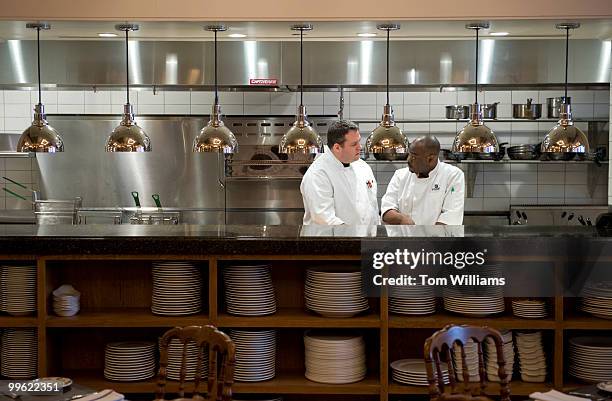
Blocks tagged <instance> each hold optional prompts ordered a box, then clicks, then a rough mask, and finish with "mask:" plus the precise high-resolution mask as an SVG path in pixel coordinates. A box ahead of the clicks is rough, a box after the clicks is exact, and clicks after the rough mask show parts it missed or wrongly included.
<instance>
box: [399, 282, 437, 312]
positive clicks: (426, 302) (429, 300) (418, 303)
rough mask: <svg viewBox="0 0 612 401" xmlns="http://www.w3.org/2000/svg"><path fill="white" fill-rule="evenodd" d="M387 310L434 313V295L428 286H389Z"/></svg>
mask: <svg viewBox="0 0 612 401" xmlns="http://www.w3.org/2000/svg"><path fill="white" fill-rule="evenodd" d="M389 312H391V313H397V314H400V315H413V316H417V315H431V314H432V313H436V297H435V294H434V291H433V288H431V287H428V286H419V287H412V286H393V287H390V288H389Z"/></svg>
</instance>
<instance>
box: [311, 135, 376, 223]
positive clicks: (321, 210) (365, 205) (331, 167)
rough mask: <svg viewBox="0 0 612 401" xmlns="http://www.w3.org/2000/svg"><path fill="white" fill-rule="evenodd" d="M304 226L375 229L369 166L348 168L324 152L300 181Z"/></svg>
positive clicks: (358, 162)
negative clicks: (365, 226)
mask: <svg viewBox="0 0 612 401" xmlns="http://www.w3.org/2000/svg"><path fill="white" fill-rule="evenodd" d="M300 192H301V193H302V199H303V200H304V225H308V224H323V225H338V224H350V225H378V224H380V216H379V214H378V201H377V199H376V179H375V178H374V173H373V172H372V169H371V168H370V166H368V164H367V163H366V162H365V161H363V160H361V159H358V160H355V161H354V162H352V163H351V164H350V165H349V166H348V167H344V165H343V164H342V163H341V162H340V160H338V159H337V158H336V156H334V154H333V153H332V152H331V150H329V148H327V147H326V148H325V152H324V153H323V154H322V155H320V156H319V157H317V158H316V159H315V161H314V162H313V163H312V164H311V165H310V167H309V168H308V170H307V171H306V174H304V177H303V178H302V184H301V185H300Z"/></svg>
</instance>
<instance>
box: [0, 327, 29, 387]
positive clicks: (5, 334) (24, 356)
mask: <svg viewBox="0 0 612 401" xmlns="http://www.w3.org/2000/svg"><path fill="white" fill-rule="evenodd" d="M0 349H1V350H2V353H1V355H2V357H1V359H2V361H1V366H0V374H2V376H5V377H7V378H9V379H31V378H34V377H37V376H38V372H37V369H38V368H37V360H38V339H37V338H36V330H35V329H14V328H10V329H3V330H2V346H1V347H0Z"/></svg>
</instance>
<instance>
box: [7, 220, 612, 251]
mask: <svg viewBox="0 0 612 401" xmlns="http://www.w3.org/2000/svg"><path fill="white" fill-rule="evenodd" d="M611 234H612V233H610V232H603V231H598V230H597V229H596V228H595V227H583V226H571V227H569V226H567V227H560V226H546V227H538V226H373V227H366V226H335V227H331V226H254V225H252V226H247V225H240V226H239V225H176V226H147V225H80V226H71V225H47V226H36V225H16V224H8V225H0V254H4V255H19V254H26V255H65V254H72V255H75V254H76V255H78V254H120V255H121V254H132V255H134V254H140V255H143V254H144V255H147V254H192V255H193V254H198V255H203V254H204V255H231V254H236V255H239V254H261V255H269V254H302V255H314V254H321V255H334V254H345V255H347V254H355V255H359V254H360V252H361V251H362V248H363V245H364V244H365V243H369V244H372V243H374V244H376V246H381V247H382V246H386V245H387V244H389V243H399V242H404V243H408V242H410V243H412V244H413V245H414V246H417V245H418V246H420V244H423V243H432V242H437V243H438V244H439V242H440V241H442V242H444V243H445V244H449V243H462V242H463V243H466V244H474V243H478V244H489V245H490V246H497V247H503V248H504V253H505V252H518V253H519V254H526V255H527V254H538V252H543V250H544V249H545V250H546V251H547V252H550V249H551V247H555V248H557V249H565V248H572V249H574V248H576V247H578V246H581V247H584V246H588V245H590V244H596V243H599V244H602V243H603V244H605V243H608V242H610V238H612V235H611ZM580 244H581V245H580ZM610 248H612V247H610Z"/></svg>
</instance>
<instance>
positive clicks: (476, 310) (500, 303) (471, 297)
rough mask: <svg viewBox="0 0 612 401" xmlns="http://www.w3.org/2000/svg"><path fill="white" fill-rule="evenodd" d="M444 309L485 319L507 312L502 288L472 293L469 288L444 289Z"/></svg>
mask: <svg viewBox="0 0 612 401" xmlns="http://www.w3.org/2000/svg"><path fill="white" fill-rule="evenodd" d="M442 295H443V296H444V309H446V310H447V311H449V312H455V313H459V314H462V315H466V316H475V317H483V316H489V315H494V314H497V313H502V312H503V311H504V310H505V304H504V294H503V291H502V288H501V287H499V288H488V289H486V290H484V291H471V290H470V289H468V288H461V289H454V288H444V289H443V290H442Z"/></svg>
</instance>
